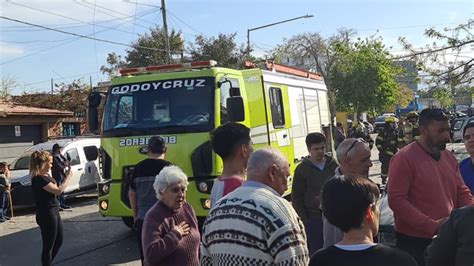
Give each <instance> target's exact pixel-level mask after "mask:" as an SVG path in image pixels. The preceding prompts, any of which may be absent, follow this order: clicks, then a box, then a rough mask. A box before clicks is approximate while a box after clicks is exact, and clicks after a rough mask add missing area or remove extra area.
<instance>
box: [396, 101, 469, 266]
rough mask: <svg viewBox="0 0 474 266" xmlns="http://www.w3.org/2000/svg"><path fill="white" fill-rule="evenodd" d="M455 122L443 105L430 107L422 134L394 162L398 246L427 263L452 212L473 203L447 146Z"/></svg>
mask: <svg viewBox="0 0 474 266" xmlns="http://www.w3.org/2000/svg"><path fill="white" fill-rule="evenodd" d="M449 129H450V127H449V120H448V117H447V116H446V115H445V114H444V113H443V111H442V110H441V109H424V110H423V111H421V113H420V117H419V130H420V133H421V134H420V138H419V140H418V141H415V142H412V143H410V144H409V145H407V146H405V147H404V148H403V149H401V150H400V151H399V152H398V153H397V154H395V156H393V158H392V160H391V162H390V168H389V176H390V179H389V180H388V202H389V205H390V208H391V209H392V210H393V213H394V217H395V232H396V245H397V247H399V248H400V249H402V250H405V251H407V252H408V253H410V254H411V255H412V256H413V257H414V258H415V260H416V261H417V262H418V265H421V266H423V265H425V260H424V252H425V249H426V247H427V246H428V245H429V244H430V243H431V240H432V238H433V236H434V235H435V234H436V233H437V231H438V228H439V226H440V225H441V224H442V223H443V222H444V221H445V220H446V218H447V217H448V216H449V214H450V213H451V211H452V210H453V209H456V208H460V207H463V206H466V205H470V204H472V196H471V193H470V192H469V189H468V188H467V187H466V185H465V184H464V181H463V180H462V178H461V175H460V173H459V168H458V163H457V160H456V158H455V157H454V156H453V154H452V153H450V152H449V151H447V150H446V143H448V142H449V141H450V138H449Z"/></svg>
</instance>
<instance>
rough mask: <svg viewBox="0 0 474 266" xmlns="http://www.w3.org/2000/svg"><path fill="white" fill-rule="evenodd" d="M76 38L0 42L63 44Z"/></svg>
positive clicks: (5, 41)
mask: <svg viewBox="0 0 474 266" xmlns="http://www.w3.org/2000/svg"><path fill="white" fill-rule="evenodd" d="M72 39H76V38H66V39H61V40H32V41H8V40H0V42H4V43H18V44H29V43H38V42H63V41H68V40H72Z"/></svg>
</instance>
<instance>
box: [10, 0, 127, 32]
mask: <svg viewBox="0 0 474 266" xmlns="http://www.w3.org/2000/svg"><path fill="white" fill-rule="evenodd" d="M8 3H11V4H13V5H17V6H21V7H24V8H27V9H31V10H35V11H38V12H43V13H46V14H50V15H54V16H58V17H62V18H66V19H70V20H74V21H77V22H82V23H86V24H89V25H91V26H92V23H89V22H86V21H83V20H80V19H75V18H71V17H68V16H64V15H61V14H57V13H53V12H49V11H46V10H42V9H39V8H33V7H29V6H25V5H22V4H18V3H14V2H11V1H8ZM97 26H98V27H101V28H107V29H111V30H115V31H120V32H124V33H131V32H129V31H125V30H120V29H117V28H113V27H107V26H102V25H97Z"/></svg>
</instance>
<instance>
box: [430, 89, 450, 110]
mask: <svg viewBox="0 0 474 266" xmlns="http://www.w3.org/2000/svg"><path fill="white" fill-rule="evenodd" d="M431 95H432V97H433V98H435V99H436V100H438V101H439V103H440V104H441V108H450V107H451V106H452V105H453V95H452V94H451V91H450V90H448V89H444V88H436V89H433V90H432V94H431Z"/></svg>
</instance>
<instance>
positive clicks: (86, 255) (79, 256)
mask: <svg viewBox="0 0 474 266" xmlns="http://www.w3.org/2000/svg"><path fill="white" fill-rule="evenodd" d="M68 204H70V205H71V206H72V207H73V209H72V210H71V211H63V212H61V217H62V219H63V226H64V240H63V245H62V246H61V249H60V250H59V253H58V256H57V257H56V258H55V260H54V263H55V264H56V265H140V258H139V256H138V248H137V246H136V238H135V235H134V234H133V232H132V231H131V230H130V229H128V228H127V227H126V226H125V225H124V224H123V223H122V221H121V219H120V218H112V217H102V216H101V215H100V214H99V212H98V207H97V204H96V196H94V195H92V194H89V195H85V196H80V197H78V198H75V199H72V200H70V201H68ZM0 247H1V249H0V265H1V266H7V265H40V256H41V233H40V230H39V227H38V225H37V224H36V221H35V215H34V211H33V210H20V211H17V213H16V214H15V217H14V218H13V219H12V220H10V221H8V222H5V223H2V224H0Z"/></svg>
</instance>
